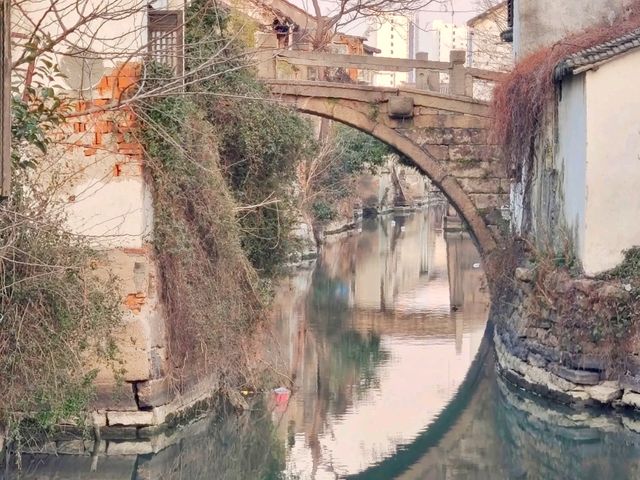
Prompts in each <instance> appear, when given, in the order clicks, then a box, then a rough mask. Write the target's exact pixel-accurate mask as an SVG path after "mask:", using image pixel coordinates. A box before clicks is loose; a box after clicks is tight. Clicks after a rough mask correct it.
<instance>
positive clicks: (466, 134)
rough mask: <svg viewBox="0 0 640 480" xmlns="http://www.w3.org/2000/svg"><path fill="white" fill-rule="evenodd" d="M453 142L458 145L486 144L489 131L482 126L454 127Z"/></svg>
mask: <svg viewBox="0 0 640 480" xmlns="http://www.w3.org/2000/svg"><path fill="white" fill-rule="evenodd" d="M453 143H454V144H458V145H486V144H487V131H486V130H484V129H481V128H454V129H453Z"/></svg>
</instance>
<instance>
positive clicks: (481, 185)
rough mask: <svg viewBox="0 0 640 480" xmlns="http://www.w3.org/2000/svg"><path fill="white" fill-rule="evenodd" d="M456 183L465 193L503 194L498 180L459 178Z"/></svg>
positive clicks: (492, 178)
mask: <svg viewBox="0 0 640 480" xmlns="http://www.w3.org/2000/svg"><path fill="white" fill-rule="evenodd" d="M458 183H459V184H460V186H461V187H462V188H463V189H464V191H465V192H467V193H493V194H501V193H504V192H503V191H502V190H501V182H500V179H499V178H495V177H487V178H459V179H458Z"/></svg>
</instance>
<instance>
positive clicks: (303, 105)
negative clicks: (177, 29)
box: [272, 82, 499, 255]
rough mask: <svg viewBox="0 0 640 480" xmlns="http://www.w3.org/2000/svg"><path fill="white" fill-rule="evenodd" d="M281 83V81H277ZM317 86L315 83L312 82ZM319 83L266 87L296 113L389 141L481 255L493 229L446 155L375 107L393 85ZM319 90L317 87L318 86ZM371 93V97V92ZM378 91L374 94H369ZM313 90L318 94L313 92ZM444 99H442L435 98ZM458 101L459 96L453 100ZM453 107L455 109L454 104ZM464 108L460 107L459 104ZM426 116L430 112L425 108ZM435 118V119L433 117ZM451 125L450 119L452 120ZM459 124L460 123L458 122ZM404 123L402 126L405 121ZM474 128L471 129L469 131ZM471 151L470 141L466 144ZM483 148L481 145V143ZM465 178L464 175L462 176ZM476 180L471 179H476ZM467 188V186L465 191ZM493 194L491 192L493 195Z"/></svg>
mask: <svg viewBox="0 0 640 480" xmlns="http://www.w3.org/2000/svg"><path fill="white" fill-rule="evenodd" d="M280 83H281V84H282V83H283V82H280ZM315 83H316V84H317V82H315ZM329 85H330V86H329ZM329 85H325V87H326V88H328V89H329V91H327V92H326V93H325V94H323V92H318V91H317V90H318V85H315V87H316V92H315V93H316V94H314V93H313V91H311V92H308V93H305V89H295V90H293V91H292V90H290V89H284V90H283V89H280V90H279V89H277V88H275V89H274V88H272V90H274V93H280V95H281V96H282V99H283V100H285V101H286V102H288V103H291V104H293V106H294V107H295V108H296V109H297V110H298V111H300V112H302V113H307V114H310V115H315V116H319V117H323V118H327V119H330V120H335V121H337V122H340V123H343V124H345V125H348V126H350V127H353V128H356V129H358V130H360V131H363V132H365V133H368V134H370V135H372V136H373V137H375V138H376V139H378V140H380V141H382V142H384V143H386V144H387V145H390V146H391V147H393V148H394V149H396V150H397V151H398V152H400V153H402V154H404V155H405V156H406V157H407V158H409V159H410V160H411V162H413V164H414V165H415V166H416V167H417V168H418V169H419V170H420V171H421V172H422V173H423V174H424V175H426V176H427V177H428V178H429V179H430V180H431V181H432V182H433V183H434V185H436V186H437V187H438V188H439V189H440V190H441V191H442V192H443V193H444V195H445V196H446V197H447V198H448V199H449V201H450V202H451V204H452V206H453V207H454V208H455V209H456V210H457V211H458V213H459V214H460V216H461V217H462V218H463V219H464V220H465V221H466V222H467V224H468V225H469V228H470V230H471V233H472V235H473V237H474V239H475V241H476V243H477V245H478V247H479V250H480V252H481V254H482V255H486V254H488V253H490V252H492V251H493V250H495V248H496V247H497V245H498V243H499V238H497V236H496V233H495V231H494V230H495V229H493V230H492V228H490V222H489V221H488V219H487V218H486V216H483V215H482V213H481V211H480V209H479V208H478V204H477V202H474V200H473V199H472V197H471V196H470V192H469V191H466V190H465V188H464V187H463V185H462V184H461V182H460V181H459V180H458V178H456V175H455V174H453V173H452V171H451V170H450V169H448V168H447V160H449V159H448V158H447V159H438V158H436V157H435V156H434V155H433V154H432V153H430V152H429V151H428V149H427V148H424V145H423V146H421V145H420V144H419V143H418V142H417V141H416V140H415V137H416V135H413V137H414V138H411V136H408V135H407V134H406V131H407V128H404V129H399V128H394V126H396V124H397V122H395V123H394V122H393V121H388V120H387V119H386V118H385V119H381V118H380V117H383V116H384V117H387V113H386V112H384V111H378V109H379V107H380V106H382V105H384V104H385V102H388V98H389V94H392V95H391V96H393V95H395V96H398V95H399V93H400V92H399V91H398V90H396V89H375V88H372V87H364V88H363V87H360V86H353V85H348V86H347V87H348V88H345V86H340V87H337V86H336V85H335V84H329ZM320 88H322V86H320ZM336 90H338V91H341V90H343V91H344V95H343V96H342V97H340V96H338V97H336V96H330V94H333V95H335V92H336ZM372 92H373V93H374V95H373V96H372V95H371V93H372ZM376 92H377V93H379V94H380V95H377V96H376V95H375V93H376ZM317 93H320V94H319V95H318V94H317ZM441 98H444V97H441ZM458 101H461V100H458ZM457 108H459V107H457ZM463 110H464V108H463ZM455 113H458V114H464V113H465V112H450V111H449V112H445V113H444V115H446V116H447V117H446V118H444V119H443V120H442V122H441V123H442V124H443V125H448V124H451V118H452V116H451V114H454V115H455ZM429 115H430V116H431V117H433V116H434V113H433V112H430V113H429ZM438 122H440V120H438ZM454 123H456V122H454ZM460 125H462V123H460ZM405 127H406V125H405ZM429 128H433V126H431V125H427V126H426V127H422V128H420V127H416V126H415V123H413V124H412V125H410V126H409V130H411V131H413V132H414V133H415V132H417V133H418V136H419V133H420V131H421V130H423V131H424V130H425V129H427V130H428V129H429ZM475 130H477V129H475ZM467 147H469V148H470V149H473V147H474V145H467ZM483 147H486V146H485V145H483ZM465 180H467V179H465ZM476 183H477V182H476ZM467 190H468V189H467ZM482 195H491V193H486V192H485V193H482ZM496 195H497V194H496Z"/></svg>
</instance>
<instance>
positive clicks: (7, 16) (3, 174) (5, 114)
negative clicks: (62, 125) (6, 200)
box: [0, 0, 11, 197]
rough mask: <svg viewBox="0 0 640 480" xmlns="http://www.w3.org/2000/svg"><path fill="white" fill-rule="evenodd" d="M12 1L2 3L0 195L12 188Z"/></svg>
mask: <svg viewBox="0 0 640 480" xmlns="http://www.w3.org/2000/svg"><path fill="white" fill-rule="evenodd" d="M10 5H11V2H9V0H3V1H2V3H1V4H0V22H1V23H2V31H1V32H0V56H1V57H2V67H0V142H1V143H2V146H0V197H6V196H8V195H9V193H10V188H11V11H10V10H9V8H10Z"/></svg>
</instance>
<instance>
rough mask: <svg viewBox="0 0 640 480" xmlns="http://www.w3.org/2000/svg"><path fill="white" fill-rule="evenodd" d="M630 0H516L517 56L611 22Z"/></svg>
mask: <svg viewBox="0 0 640 480" xmlns="http://www.w3.org/2000/svg"><path fill="white" fill-rule="evenodd" d="M630 2H631V0H515V5H514V6H515V11H514V17H515V18H514V31H513V46H514V51H515V55H516V58H518V57H521V56H523V55H526V54H528V53H531V52H533V51H535V50H537V49H538V48H541V47H544V46H547V45H551V44H553V43H555V42H557V41H559V40H561V39H562V38H563V37H565V36H567V35H568V34H569V33H571V32H578V31H580V30H584V29H585V28H587V27H589V26H591V25H595V24H597V23H601V22H603V21H605V22H609V23H611V22H613V21H614V19H615V17H616V15H618V14H622V13H623V12H624V10H625V7H626V6H628V5H629V3H630Z"/></svg>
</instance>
